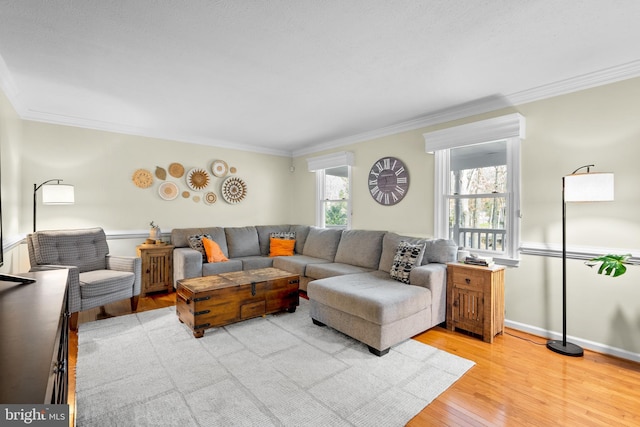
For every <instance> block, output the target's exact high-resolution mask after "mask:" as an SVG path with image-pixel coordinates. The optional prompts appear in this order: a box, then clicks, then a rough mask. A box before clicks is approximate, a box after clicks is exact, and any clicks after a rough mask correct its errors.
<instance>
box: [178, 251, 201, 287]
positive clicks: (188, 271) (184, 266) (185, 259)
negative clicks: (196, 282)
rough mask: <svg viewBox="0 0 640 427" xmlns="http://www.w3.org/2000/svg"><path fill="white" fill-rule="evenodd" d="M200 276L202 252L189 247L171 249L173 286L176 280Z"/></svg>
mask: <svg viewBox="0 0 640 427" xmlns="http://www.w3.org/2000/svg"><path fill="white" fill-rule="evenodd" d="M192 277H202V254H201V253H200V252H198V251H196V250H195V249H191V248H175V249H174V250H173V286H174V287H175V286H177V283H178V280H182V279H191V278H192Z"/></svg>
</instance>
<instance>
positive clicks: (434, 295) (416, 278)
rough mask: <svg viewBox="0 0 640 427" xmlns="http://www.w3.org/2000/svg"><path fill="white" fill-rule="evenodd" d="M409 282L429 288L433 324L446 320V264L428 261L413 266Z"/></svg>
mask: <svg viewBox="0 0 640 427" xmlns="http://www.w3.org/2000/svg"><path fill="white" fill-rule="evenodd" d="M409 282H410V283H411V284H412V285H415V286H422V287H423V288H428V289H430V290H431V313H432V315H433V321H434V325H437V324H439V323H442V322H444V321H445V320H446V314H447V265H446V264H440V263H435V262H432V263H429V264H425V265H421V266H420V267H414V268H413V269H412V270H411V274H410V276H409Z"/></svg>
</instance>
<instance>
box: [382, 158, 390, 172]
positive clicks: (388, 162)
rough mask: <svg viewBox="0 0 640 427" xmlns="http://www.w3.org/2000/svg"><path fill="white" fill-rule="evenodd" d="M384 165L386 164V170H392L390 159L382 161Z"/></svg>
mask: <svg viewBox="0 0 640 427" xmlns="http://www.w3.org/2000/svg"><path fill="white" fill-rule="evenodd" d="M382 163H384V168H385V169H389V168H391V159H389V158H387V159H384V160H383V161H382Z"/></svg>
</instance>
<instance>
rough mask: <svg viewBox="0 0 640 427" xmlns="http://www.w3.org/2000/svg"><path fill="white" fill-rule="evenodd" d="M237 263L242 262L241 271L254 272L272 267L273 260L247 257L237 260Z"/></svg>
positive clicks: (259, 256)
mask: <svg viewBox="0 0 640 427" xmlns="http://www.w3.org/2000/svg"><path fill="white" fill-rule="evenodd" d="M237 259H238V260H239V261H242V269H243V270H244V271H247V270H255V269H257V268H267V267H273V260H274V259H275V258H269V257H268V256H262V255H258V256H247V257H241V258H237Z"/></svg>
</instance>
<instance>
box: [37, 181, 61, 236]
mask: <svg viewBox="0 0 640 427" xmlns="http://www.w3.org/2000/svg"><path fill="white" fill-rule="evenodd" d="M53 181H57V182H56V184H60V181H62V180H61V179H50V180H48V181H45V182H43V183H42V184H40V185H37V184H33V232H34V233H35V232H36V193H37V192H38V190H39V189H40V187H42V186H43V185H45V184H48V183H50V182H53Z"/></svg>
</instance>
